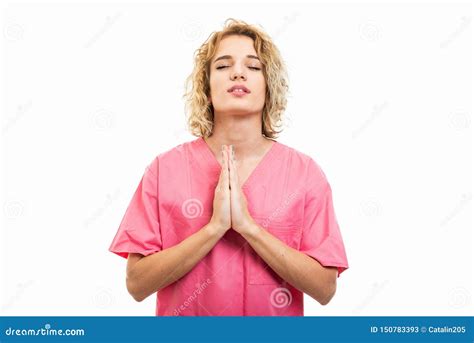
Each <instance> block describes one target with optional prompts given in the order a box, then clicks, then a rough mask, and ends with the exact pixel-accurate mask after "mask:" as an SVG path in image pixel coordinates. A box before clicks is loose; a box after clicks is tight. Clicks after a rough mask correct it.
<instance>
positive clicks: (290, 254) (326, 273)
mask: <svg viewBox="0 0 474 343" xmlns="http://www.w3.org/2000/svg"><path fill="white" fill-rule="evenodd" d="M242 235H243V236H244V238H245V239H246V240H247V241H248V242H249V244H250V245H251V246H252V248H253V249H254V250H255V251H256V252H257V254H258V255H259V256H260V257H261V258H262V259H263V260H264V261H265V262H266V263H267V264H268V265H269V266H270V268H272V269H273V270H274V271H275V272H276V273H277V274H278V275H279V276H280V277H281V278H283V279H284V280H286V281H287V282H289V283H290V284H291V285H293V286H294V287H295V288H297V289H299V290H300V291H302V292H304V293H306V294H308V295H310V296H311V297H312V298H314V299H315V300H316V301H318V302H319V303H320V304H321V305H326V304H328V303H329V301H330V300H331V298H332V297H333V296H334V294H335V293H336V279H337V268H335V267H324V266H322V265H321V264H320V263H319V262H318V261H316V260H315V259H313V258H311V257H310V256H308V255H306V254H304V253H302V252H300V251H298V250H296V249H293V248H291V247H289V246H288V245H286V244H285V243H283V242H282V241H280V240H279V239H278V238H276V237H274V236H273V235H272V234H270V233H269V232H268V231H266V230H265V229H263V228H261V227H260V226H259V225H257V224H252V225H251V227H250V229H249V230H246V231H244V232H243V233H242Z"/></svg>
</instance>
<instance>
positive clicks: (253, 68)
mask: <svg viewBox="0 0 474 343" xmlns="http://www.w3.org/2000/svg"><path fill="white" fill-rule="evenodd" d="M228 67H229V66H219V67H217V68H216V69H225V68H228ZM249 69H252V70H261V69H260V68H258V67H249Z"/></svg>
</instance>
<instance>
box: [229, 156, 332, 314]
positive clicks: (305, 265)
mask: <svg viewBox="0 0 474 343" xmlns="http://www.w3.org/2000/svg"><path fill="white" fill-rule="evenodd" d="M231 156H233V155H232V154H231ZM229 178H230V180H229V182H230V188H231V194H230V195H231V214H232V216H231V219H232V228H233V229H234V230H236V231H237V232H239V233H240V234H241V235H242V236H243V237H244V238H245V239H246V240H247V241H248V242H249V244H250V245H251V246H252V248H253V249H254V250H255V252H256V253H257V254H258V255H259V256H260V257H261V258H262V259H263V260H264V261H265V262H266V263H267V264H268V265H269V266H270V268H272V269H273V270H274V271H275V272H276V273H277V274H278V275H279V276H280V277H281V278H283V279H284V280H286V281H287V282H289V283H290V284H291V285H293V286H294V287H295V288H297V289H299V290H300V291H302V292H304V293H306V294H308V295H310V296H311V297H312V298H314V299H315V300H316V301H318V302H319V303H320V304H321V305H326V304H327V303H329V301H330V300H331V298H332V297H333V296H334V294H335V293H336V279H337V268H334V267H323V266H322V265H321V264H320V263H319V262H318V261H317V260H315V259H313V258H312V257H310V256H308V255H306V254H304V253H302V252H300V251H298V250H296V249H293V248H291V247H289V246H288V245H286V244H285V243H283V242H282V241H280V240H279V239H278V238H276V237H274V236H273V235H272V234H270V233H269V232H268V231H266V230H265V229H263V228H262V227H260V226H259V225H257V224H256V223H255V221H254V220H253V218H252V217H251V216H250V213H249V212H248V208H247V200H246V199H245V194H244V193H243V192H242V189H241V187H240V183H239V180H238V174H237V169H236V161H235V158H233V157H231V158H230V159H229Z"/></svg>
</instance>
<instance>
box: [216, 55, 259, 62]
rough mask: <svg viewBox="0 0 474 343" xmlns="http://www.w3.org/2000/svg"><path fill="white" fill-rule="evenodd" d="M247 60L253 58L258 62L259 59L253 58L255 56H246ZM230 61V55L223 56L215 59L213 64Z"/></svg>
mask: <svg viewBox="0 0 474 343" xmlns="http://www.w3.org/2000/svg"><path fill="white" fill-rule="evenodd" d="M246 57H247V58H253V59H256V60H258V61H260V59H259V58H258V57H257V56H255V55H247V56H246ZM231 59H232V56H230V55H223V56H220V57H217V58H216V59H215V60H214V62H213V63H216V62H217V61H220V60H231Z"/></svg>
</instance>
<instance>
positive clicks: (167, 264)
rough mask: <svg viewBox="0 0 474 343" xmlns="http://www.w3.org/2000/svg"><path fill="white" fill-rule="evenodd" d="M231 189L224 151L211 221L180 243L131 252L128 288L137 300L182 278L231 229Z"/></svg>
mask: <svg viewBox="0 0 474 343" xmlns="http://www.w3.org/2000/svg"><path fill="white" fill-rule="evenodd" d="M230 224H231V219H230V189H229V167H228V158H227V152H226V151H225V150H224V149H223V150H222V169H221V174H220V177H219V181H218V183H217V186H216V189H215V192H214V202H213V213H212V218H211V220H210V222H209V224H207V225H205V226H204V227H202V228H201V229H200V230H199V231H197V232H196V233H194V234H192V235H191V236H189V237H187V238H186V239H185V240H183V241H182V242H180V243H179V244H177V245H175V246H172V247H170V248H167V249H164V250H161V251H159V252H157V253H154V254H152V255H149V256H146V257H143V255H141V254H129V255H128V262H127V277H126V281H127V289H128V292H129V293H130V294H131V295H132V296H133V298H134V299H135V300H136V301H142V300H144V299H145V298H147V297H148V296H149V295H151V294H153V293H155V292H157V291H159V290H160V289H162V288H164V287H166V286H168V285H169V284H171V283H173V282H175V281H177V280H179V279H180V278H181V277H182V276H183V275H185V274H187V273H188V272H189V271H190V270H191V269H193V267H194V266H195V265H196V264H197V263H198V262H199V261H200V260H201V259H202V258H204V257H205V256H206V255H207V253H208V252H209V251H210V250H211V249H212V248H213V247H214V245H216V243H217V242H218V241H219V240H220V239H221V237H222V236H224V234H225V233H226V231H227V230H228V229H229V228H230Z"/></svg>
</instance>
